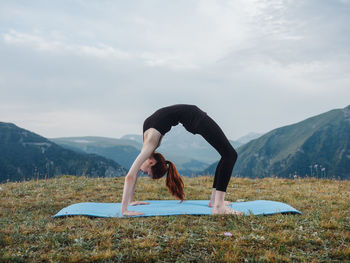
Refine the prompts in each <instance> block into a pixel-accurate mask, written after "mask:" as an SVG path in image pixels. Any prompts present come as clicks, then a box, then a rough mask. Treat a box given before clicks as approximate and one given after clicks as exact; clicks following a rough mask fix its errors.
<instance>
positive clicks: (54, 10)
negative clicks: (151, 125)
mask: <svg viewBox="0 0 350 263" xmlns="http://www.w3.org/2000/svg"><path fill="white" fill-rule="evenodd" d="M349 25H350V0H298V1H292V0H232V1H228V0H227V1H215V0H177V1H164V0H143V1H142V0H135V1H122V0H94V1H93V0H60V1H46V0H34V1H26V0H23V1H19V0H1V2H0V121H1V122H11V123H15V124H16V125H17V126H20V127H22V128H25V129H28V130H30V131H33V132H35V133H38V134H40V135H42V136H44V137H48V138H54V137H70V136H104V137H113V138H119V137H121V136H123V135H125V134H141V133H142V124H143V121H144V119H145V118H147V117H148V116H149V115H151V114H152V113H153V112H154V111H155V110H157V109H158V108H161V107H164V106H168V105H172V104H178V103H186V104H195V105H197V106H198V107H200V108H201V109H202V110H204V111H205V112H207V114H208V115H209V116H211V117H212V118H213V119H214V120H215V121H216V122H217V123H218V124H219V125H220V127H221V128H222V129H223V131H224V132H225V134H226V135H227V137H228V138H230V139H237V138H239V137H241V136H244V135H246V134H247V133H249V132H257V133H266V132H268V131H270V130H272V129H275V128H278V127H281V126H285V125H289V124H292V123H296V122H299V121H301V120H304V119H306V118H309V117H311V116H314V115H317V114H321V113H323V112H326V111H329V110H331V109H336V108H344V107H346V106H348V105H349V104H350V99H349V98H350V74H349V73H350V27H349Z"/></svg>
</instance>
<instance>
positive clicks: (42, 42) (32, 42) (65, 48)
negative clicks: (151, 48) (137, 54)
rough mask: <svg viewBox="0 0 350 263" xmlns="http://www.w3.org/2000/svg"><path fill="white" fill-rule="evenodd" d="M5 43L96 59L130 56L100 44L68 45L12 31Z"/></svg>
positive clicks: (4, 36)
mask: <svg viewBox="0 0 350 263" xmlns="http://www.w3.org/2000/svg"><path fill="white" fill-rule="evenodd" d="M3 41H4V43H5V44H8V45H18V46H26V47H30V48H33V49H35V50H37V51H44V52H54V53H58V54H59V53H64V52H66V53H71V54H74V55H80V56H90V57H96V58H116V59H127V58H129V54H128V53H127V52H124V51H121V50H119V49H117V48H114V47H111V46H108V45H105V44H99V45H98V46H89V45H76V44H67V43H63V42H61V41H57V40H48V39H45V38H44V37H43V36H40V35H37V34H26V33H21V32H17V31H15V30H10V31H9V32H8V33H5V34H3Z"/></svg>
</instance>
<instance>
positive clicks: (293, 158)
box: [203, 106, 350, 179]
mask: <svg viewBox="0 0 350 263" xmlns="http://www.w3.org/2000/svg"><path fill="white" fill-rule="evenodd" d="M215 167H216V163H214V164H212V165H211V166H210V167H208V168H207V169H206V170H204V171H203V173H204V174H208V173H209V174H213V173H214V172H215ZM233 174H234V175H235V176H242V177H267V176H277V177H293V176H300V177H305V176H317V177H335V178H341V179H350V106H348V107H346V108H344V109H335V110H331V111H328V112H326V113H323V114H320V115H317V116H314V117H311V118H308V119H306V120H304V121H301V122H298V123H296V124H292V125H288V126H285V127H281V128H278V129H275V130H272V131H270V132H268V133H267V134H265V135H263V136H261V137H260V138H258V139H255V140H253V141H251V142H249V143H247V144H245V145H243V146H241V147H240V148H239V149H238V160H237V163H236V166H235V168H234V172H233Z"/></svg>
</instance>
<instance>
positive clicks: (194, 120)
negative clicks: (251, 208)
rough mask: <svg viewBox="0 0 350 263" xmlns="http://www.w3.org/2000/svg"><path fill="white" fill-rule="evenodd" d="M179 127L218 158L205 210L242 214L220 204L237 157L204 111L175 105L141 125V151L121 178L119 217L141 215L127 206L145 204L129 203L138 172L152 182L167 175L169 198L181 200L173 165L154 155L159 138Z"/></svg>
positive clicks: (179, 180) (181, 192)
mask: <svg viewBox="0 0 350 263" xmlns="http://www.w3.org/2000/svg"><path fill="white" fill-rule="evenodd" d="M179 122H180V123H182V125H183V126H184V127H185V129H186V130H187V131H189V132H191V133H193V134H200V135H202V136H203V138H204V139H205V140H206V141H207V142H208V143H210V144H211V145H212V146H213V147H214V148H215V149H216V150H217V151H218V152H219V154H220V155H221V159H220V161H219V164H218V166H217V167H216V171H215V177H214V183H213V188H212V194H211V198H210V201H209V206H210V207H212V213H213V214H239V215H240V214H242V213H240V212H237V211H235V210H233V209H232V208H229V207H227V206H226V205H227V204H229V203H230V202H227V201H224V199H225V193H226V188H227V185H228V183H229V181H230V177H231V174H232V169H233V166H234V164H235V162H236V160H237V153H236V151H235V150H234V149H233V147H232V146H231V144H230V142H229V141H228V139H227V138H226V136H225V134H224V133H223V131H222V130H221V128H220V127H219V126H218V125H217V124H216V123H215V121H214V120H213V119H211V118H210V117H209V116H208V115H207V114H206V113H205V112H204V111H202V110H201V109H199V108H198V107H197V106H195V105H187V104H177V105H172V106H168V107H164V108H161V109H159V110H157V111H156V112H155V113H153V114H152V115H151V116H149V117H148V118H147V119H146V120H145V121H144V123H143V147H142V150H141V153H140V154H139V155H138V156H137V158H136V160H135V161H134V163H133V164H132V166H131V168H130V170H129V172H128V174H127V175H126V177H125V184H124V192H123V200H122V206H121V212H122V214H123V215H142V214H143V213H141V212H136V211H129V210H128V209H127V206H128V205H142V204H148V203H147V202H133V201H132V199H133V195H134V191H135V185H136V181H137V175H138V172H139V171H140V170H141V171H142V172H143V174H145V173H147V174H148V176H149V177H151V178H152V179H159V178H161V177H163V176H164V175H165V174H167V178H166V186H167V187H168V189H169V191H170V192H171V194H172V195H174V196H175V197H177V198H178V199H180V200H181V202H182V201H183V200H184V196H185V194H184V191H183V182H182V179H181V177H180V175H179V174H178V172H177V170H176V167H175V165H174V164H173V163H172V162H170V161H167V160H165V159H164V157H163V156H162V155H161V154H160V153H156V152H154V151H155V149H156V148H157V147H159V145H160V141H161V139H162V137H163V136H164V135H165V134H166V133H167V132H168V131H169V130H170V129H171V127H172V126H176V125H177V124H179Z"/></svg>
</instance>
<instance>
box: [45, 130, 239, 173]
mask: <svg viewBox="0 0 350 263" xmlns="http://www.w3.org/2000/svg"><path fill="white" fill-rule="evenodd" d="M51 140H52V141H53V142H55V143H57V144H59V145H61V146H63V147H66V148H69V149H72V150H76V151H79V152H86V153H95V154H99V155H101V156H104V157H107V158H110V159H112V160H114V161H116V162H118V163H120V164H121V165H123V166H124V167H126V168H127V169H129V168H130V166H131V164H132V163H133V161H134V160H135V158H136V157H137V155H138V154H139V152H140V150H141V148H142V144H143V138H142V135H138V134H127V135H124V136H123V137H121V138H120V139H112V138H103V137H70V138H56V139H51ZM230 142H231V144H232V145H233V146H234V147H238V146H239V145H241V144H240V143H238V142H235V141H230ZM156 151H158V152H161V153H162V154H164V157H165V158H166V159H167V160H170V161H172V162H174V163H175V165H176V167H177V169H178V171H179V172H180V173H181V174H182V175H188V176H191V175H192V174H196V173H198V172H199V171H202V170H203V169H204V168H206V167H208V166H209V165H210V164H211V163H213V162H215V161H216V160H218V159H219V154H218V153H217V152H216V150H215V149H214V148H213V147H212V146H211V145H210V144H208V143H207V142H206V141H205V140H204V139H203V138H202V137H201V136H200V135H193V134H192V133H189V132H188V131H186V130H185V128H184V127H183V126H182V125H177V126H175V127H172V129H171V130H170V132H168V133H167V134H166V136H164V137H163V138H162V142H161V145H160V147H159V148H157V150H156Z"/></svg>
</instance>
